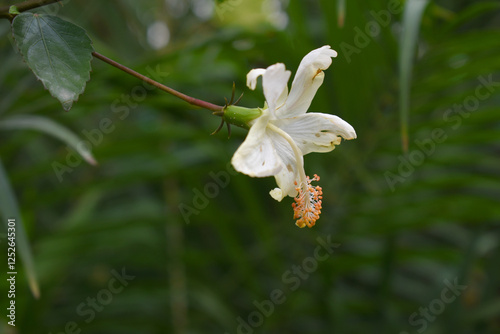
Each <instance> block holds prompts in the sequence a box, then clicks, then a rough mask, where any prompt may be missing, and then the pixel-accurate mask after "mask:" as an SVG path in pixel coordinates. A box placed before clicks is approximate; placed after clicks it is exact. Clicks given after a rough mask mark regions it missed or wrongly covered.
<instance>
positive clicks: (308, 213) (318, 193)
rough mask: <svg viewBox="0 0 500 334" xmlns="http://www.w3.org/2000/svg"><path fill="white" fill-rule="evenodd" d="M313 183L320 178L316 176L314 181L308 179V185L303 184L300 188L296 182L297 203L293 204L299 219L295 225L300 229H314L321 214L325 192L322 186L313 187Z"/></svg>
mask: <svg viewBox="0 0 500 334" xmlns="http://www.w3.org/2000/svg"><path fill="white" fill-rule="evenodd" d="M312 181H319V176H318V175H316V174H314V177H313V178H312V179H309V176H307V177H306V182H307V184H304V183H301V184H300V186H299V185H297V182H295V185H296V186H297V187H295V190H297V191H298V194H297V196H296V197H295V203H293V204H292V207H293V211H294V215H293V218H294V219H297V221H296V222H295V225H297V226H298V227H300V228H303V227H305V226H306V225H307V227H313V226H314V224H316V220H318V219H319V215H320V213H321V199H322V198H323V196H322V195H323V190H322V189H321V187H320V186H315V187H314V186H312V185H311V182H312Z"/></svg>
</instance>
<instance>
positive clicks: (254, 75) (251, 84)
mask: <svg viewBox="0 0 500 334" xmlns="http://www.w3.org/2000/svg"><path fill="white" fill-rule="evenodd" d="M264 73H266V70H265V69H263V68H255V69H253V70H251V71H250V72H248V74H247V86H248V88H250V89H251V90H254V89H255V87H256V86H257V79H258V78H259V77H260V76H261V75H264Z"/></svg>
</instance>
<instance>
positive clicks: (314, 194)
mask: <svg viewBox="0 0 500 334" xmlns="http://www.w3.org/2000/svg"><path fill="white" fill-rule="evenodd" d="M336 56H337V52H335V51H334V50H332V49H331V48H330V46H328V45H326V46H323V47H321V48H319V49H316V50H313V51H311V52H310V53H308V54H307V55H306V56H305V57H304V58H303V59H302V61H301V63H300V65H299V68H298V70H297V74H296V75H295V78H294V80H293V82H292V88H291V89H290V93H288V87H287V84H288V80H289V78H290V71H287V70H285V65H283V64H281V63H278V64H275V65H272V66H269V67H268V68H267V69H253V70H251V71H250V72H249V73H248V75H247V86H248V87H249V88H250V89H252V90H253V89H255V87H256V84H257V79H258V77H260V76H262V86H263V89H264V96H265V98H266V103H265V106H264V108H263V109H261V114H260V116H258V117H257V118H255V119H254V120H252V121H251V122H250V123H249V125H250V130H249V132H248V135H247V137H246V139H245V141H244V142H243V144H241V146H240V147H239V148H238V150H237V151H236V152H235V154H234V156H233V158H232V161H231V162H232V164H233V166H234V168H235V169H236V170H237V171H239V172H241V173H244V174H247V175H249V176H252V177H266V176H274V177H275V178H276V183H277V184H278V188H275V189H273V190H271V192H270V194H271V196H272V197H273V198H274V199H276V200H278V201H281V200H282V199H283V198H284V197H285V196H291V197H295V203H294V204H293V207H294V211H295V215H294V218H295V219H297V222H296V225H297V226H299V227H304V226H306V225H307V226H308V227H312V226H314V224H315V222H316V220H317V219H318V218H319V214H320V213H321V198H322V191H321V187H319V186H312V185H311V181H319V177H318V176H317V175H314V177H313V178H312V179H310V178H309V177H308V176H306V173H305V171H304V159H303V156H304V155H305V154H308V153H310V152H329V151H331V150H333V149H334V148H335V145H339V144H340V141H341V137H342V138H344V139H354V138H356V132H355V131H354V128H353V127H352V126H351V125H349V123H347V122H346V121H344V120H342V119H341V118H340V117H337V116H334V115H329V114H323V113H307V109H308V108H309V106H310V105H311V101H312V99H313V98H314V95H315V94H316V91H317V90H318V88H319V86H321V84H322V83H323V79H324V73H323V70H326V69H327V68H328V67H329V66H330V65H331V63H332V57H336Z"/></svg>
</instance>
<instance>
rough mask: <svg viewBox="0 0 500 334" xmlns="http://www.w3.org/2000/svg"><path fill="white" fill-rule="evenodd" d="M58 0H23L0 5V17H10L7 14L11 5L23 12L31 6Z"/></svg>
mask: <svg viewBox="0 0 500 334" xmlns="http://www.w3.org/2000/svg"><path fill="white" fill-rule="evenodd" d="M59 1H60V0H29V1H23V2H21V3H18V4H13V5H8V6H3V7H0V18H3V19H9V20H10V19H12V16H11V15H10V14H9V9H10V7H11V6H16V7H17V10H19V11H20V12H24V11H27V10H30V9H33V8H38V7H42V6H45V5H50V4H53V3H56V2H59Z"/></svg>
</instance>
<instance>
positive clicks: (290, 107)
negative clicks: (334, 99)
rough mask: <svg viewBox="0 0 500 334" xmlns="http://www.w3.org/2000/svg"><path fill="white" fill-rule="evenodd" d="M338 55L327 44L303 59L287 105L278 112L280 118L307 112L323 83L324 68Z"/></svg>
mask: <svg viewBox="0 0 500 334" xmlns="http://www.w3.org/2000/svg"><path fill="white" fill-rule="evenodd" d="M336 56H337V52H336V51H335V50H332V49H331V48H330V46H329V45H325V46H323V47H321V48H319V49H316V50H313V51H311V52H309V53H308V54H307V55H306V56H305V57H304V58H303V59H302V61H301V62H300V65H299V68H298V70H297V74H295V78H294V79H293V82H292V88H291V90H290V94H289V95H288V99H287V101H286V103H285V106H284V108H281V109H280V111H279V112H278V114H277V116H278V118H284V117H293V116H298V115H301V114H304V113H305V112H307V109H309V106H310V105H311V102H312V100H313V98H314V95H316V92H317V90H318V88H319V87H320V86H321V84H322V83H323V79H324V77H325V74H324V73H323V70H326V69H327V68H328V67H330V65H331V64H332V57H336Z"/></svg>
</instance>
